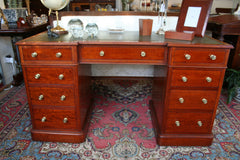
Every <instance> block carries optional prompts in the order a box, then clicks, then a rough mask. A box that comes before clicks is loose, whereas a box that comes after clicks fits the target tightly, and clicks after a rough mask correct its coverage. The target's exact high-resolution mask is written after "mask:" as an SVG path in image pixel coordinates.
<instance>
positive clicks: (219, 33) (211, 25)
mask: <svg viewBox="0 0 240 160" xmlns="http://www.w3.org/2000/svg"><path fill="white" fill-rule="evenodd" d="M207 30H210V31H212V33H213V37H214V38H218V39H219V40H221V41H227V42H229V43H232V44H233V45H234V47H235V48H234V49H233V50H231V54H230V58H229V63H228V66H229V67H231V68H240V16H237V15H220V16H215V17H210V18H209V20H208V25H207ZM227 35H230V37H228V36H227Z"/></svg>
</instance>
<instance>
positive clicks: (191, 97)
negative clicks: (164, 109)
mask: <svg viewBox="0 0 240 160" xmlns="http://www.w3.org/2000/svg"><path fill="white" fill-rule="evenodd" d="M217 93H218V92H217V91H213V90H208V91H205V90H171V91H170V96H169V98H168V102H169V109H199V110H200V109H201V110H202V109H205V110H213V109H214V107H215V104H216V99H217V95H218V94H217Z"/></svg>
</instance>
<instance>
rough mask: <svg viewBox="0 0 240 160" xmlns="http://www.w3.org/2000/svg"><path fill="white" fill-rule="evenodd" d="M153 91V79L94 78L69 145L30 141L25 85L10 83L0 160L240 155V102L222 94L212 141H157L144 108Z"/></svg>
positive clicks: (228, 158)
mask: <svg viewBox="0 0 240 160" xmlns="http://www.w3.org/2000/svg"><path fill="white" fill-rule="evenodd" d="M151 90H152V81H151V80H138V81H137V80H94V81H93V91H94V109H93V112H92V114H91V116H92V117H91V125H90V127H89V131H88V137H87V139H86V141H85V142H84V143H81V144H77V143H76V144H73V143H53V142H38V141H32V140H31V134H30V130H31V121H30V113H29V109H28V103H27V97H26V92H25V87H24V84H23V85H21V86H19V87H14V88H12V89H11V90H10V91H9V92H8V94H7V95H4V96H0V97H1V99H0V105H1V107H0V116H1V117H0V160H3V159H4V160H5V159H9V160H13V159H22V160H23V159H24V160H32V159H43V160H55V159H64V160H70V159H83V160H104V159H109V160H118V159H119V160H168V159H169V160H175V159H178V160H188V159H194V160H206V159H209V160H212V159H216V160H235V159H236V160H238V159H240V125H239V122H240V119H239V117H240V104H238V103H236V102H235V101H233V102H232V103H231V104H229V105H226V97H225V96H224V95H222V96H221V99H220V102H219V105H218V110H217V114H216V119H215V121H214V127H213V134H214V140H213V144H212V145H211V146H209V147H198V146H195V147H176V146H158V145H157V144H156V140H155V137H154V132H153V128H152V123H151V117H150V112H149V108H148V107H149V100H150V99H151ZM206 94H207V93H206Z"/></svg>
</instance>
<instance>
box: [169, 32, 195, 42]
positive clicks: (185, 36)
mask: <svg viewBox="0 0 240 160" xmlns="http://www.w3.org/2000/svg"><path fill="white" fill-rule="evenodd" d="M194 35H195V34H194V32H191V33H187V32H175V31H166V32H165V38H166V39H180V40H186V41H192V40H193V38H194Z"/></svg>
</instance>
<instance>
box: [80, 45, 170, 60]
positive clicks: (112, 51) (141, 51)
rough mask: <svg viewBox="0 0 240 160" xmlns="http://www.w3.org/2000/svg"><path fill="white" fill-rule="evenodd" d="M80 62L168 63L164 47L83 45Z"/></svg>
mask: <svg viewBox="0 0 240 160" xmlns="http://www.w3.org/2000/svg"><path fill="white" fill-rule="evenodd" d="M80 54H81V55H80V62H121V63H137V62H141V63H144V62H146V63H151V62H152V63H164V64H165V63H166V57H165V48H164V47H158V46H154V47H148V46H137V47H136V46H119V47H117V46H82V47H80Z"/></svg>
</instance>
